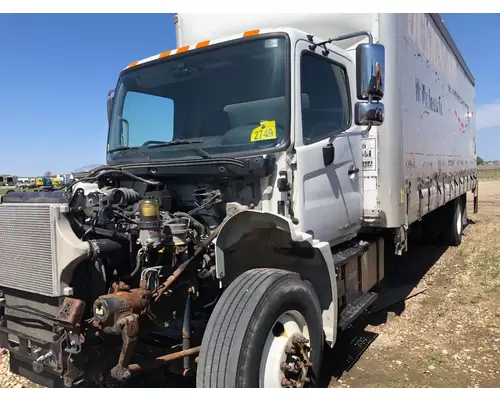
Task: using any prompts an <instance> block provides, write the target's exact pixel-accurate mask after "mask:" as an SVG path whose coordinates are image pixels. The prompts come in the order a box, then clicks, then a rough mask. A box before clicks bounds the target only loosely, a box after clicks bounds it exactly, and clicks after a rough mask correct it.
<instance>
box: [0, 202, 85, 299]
mask: <svg viewBox="0 0 500 400" xmlns="http://www.w3.org/2000/svg"><path fill="white" fill-rule="evenodd" d="M66 212H67V205H61V204H50V203H38V204H37V203H15V204H0V287H7V288H12V289H17V290H21V291H25V292H30V293H36V294H40V295H44V296H52V297H57V296H61V295H63V290H64V288H65V287H67V286H68V285H69V280H70V277H71V273H68V272H71V271H65V269H66V268H68V267H71V268H74V267H75V266H76V264H77V262H78V261H79V260H80V259H84V258H86V257H88V256H89V254H90V246H89V244H88V243H86V242H82V241H80V240H79V239H78V237H76V235H75V234H74V233H73V230H72V229H71V226H70V225H69V221H68V220H67V218H66V215H65V213H66Z"/></svg>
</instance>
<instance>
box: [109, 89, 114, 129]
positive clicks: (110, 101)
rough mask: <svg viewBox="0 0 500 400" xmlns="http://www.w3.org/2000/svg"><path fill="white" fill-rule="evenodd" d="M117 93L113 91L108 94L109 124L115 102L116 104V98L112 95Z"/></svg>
mask: <svg viewBox="0 0 500 400" xmlns="http://www.w3.org/2000/svg"><path fill="white" fill-rule="evenodd" d="M114 92H115V89H111V90H110V91H109V92H108V123H110V122H111V111H112V110H113V102H114V99H115V98H114V97H113V96H112V94H113V93H114Z"/></svg>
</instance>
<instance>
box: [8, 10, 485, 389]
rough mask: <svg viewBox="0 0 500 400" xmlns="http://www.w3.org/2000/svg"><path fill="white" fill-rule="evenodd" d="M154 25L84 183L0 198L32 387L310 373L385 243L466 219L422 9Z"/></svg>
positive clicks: (454, 231)
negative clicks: (155, 39)
mask: <svg viewBox="0 0 500 400" xmlns="http://www.w3.org/2000/svg"><path fill="white" fill-rule="evenodd" d="M175 19H176V22H175V23H176V34H177V46H178V48H177V49H175V50H167V51H164V52H162V53H159V54H157V55H155V56H152V57H149V58H147V59H144V60H140V61H135V62H132V63H131V64H130V65H129V66H128V67H126V68H125V69H124V70H123V71H122V73H121V74H120V77H119V79H118V83H117V85H116V88H115V89H113V90H111V91H110V93H108V117H109V132H108V145H107V163H106V165H103V166H100V167H96V168H93V169H92V170H91V171H89V172H88V174H87V175H86V176H85V177H82V178H80V179H79V182H80V183H81V182H85V183H87V184H88V187H86V190H85V191H83V190H80V189H78V187H77V186H74V185H69V186H68V187H67V189H66V191H53V192H47V193H43V194H36V193H35V194H26V193H21V194H20V193H9V194H8V195H6V196H5V197H4V198H3V202H2V204H1V205H0V237H1V239H2V240H0V286H1V288H2V291H3V295H2V296H3V298H2V303H1V304H3V311H1V313H3V319H2V323H1V324H0V343H1V344H2V346H4V347H7V348H8V349H9V350H10V351H11V358H10V360H11V369H12V370H13V371H14V372H16V373H19V374H22V375H24V376H28V377H29V378H30V379H32V380H35V381H38V382H42V384H44V385H56V384H58V382H59V383H61V382H62V383H61V384H64V385H65V386H72V385H76V384H77V383H79V382H81V381H83V380H93V381H97V382H105V381H107V379H115V380H119V381H126V380H127V379H129V378H130V377H131V376H133V375H134V374H136V373H140V372H143V371H146V370H149V369H150V368H154V367H157V366H159V365H165V364H167V365H168V366H169V368H170V369H171V370H172V371H177V372H179V373H180V374H181V375H184V376H188V375H191V374H196V385H197V386H198V387H293V388H300V387H311V386H316V385H318V382H319V377H320V376H321V364H322V357H323V349H324V346H334V345H335V342H336V338H337V332H338V331H339V330H343V329H347V328H348V327H349V325H350V324H351V323H352V322H353V321H355V320H356V319H357V318H358V317H359V316H360V315H361V314H362V313H363V312H365V311H366V310H367V309H368V308H369V307H370V306H371V305H373V303H374V302H375V301H376V299H377V290H378V284H379V283H380V282H381V281H382V279H383V277H384V248H385V247H386V245H387V244H391V245H392V244H393V246H392V247H393V251H394V252H395V253H396V254H402V253H403V252H404V251H406V250H407V248H408V240H407V237H408V232H409V231H410V230H411V229H412V228H413V227H416V226H421V227H422V228H423V229H424V230H425V231H426V232H427V233H428V235H426V237H431V236H434V237H435V243H442V244H447V245H455V246H456V245H459V244H460V242H461V235H462V229H463V227H464V226H465V225H466V223H467V218H466V199H467V196H466V195H467V193H468V192H469V191H472V192H474V194H475V196H474V203H475V211H477V189H478V183H477V168H476V151H475V113H474V110H475V91H474V78H473V77H472V74H471V72H470V71H469V69H468V67H467V65H466V63H465V61H464V59H463V58H462V56H461V55H460V52H459V51H458V49H457V48H456V45H455V43H454V41H453V39H452V38H451V36H450V34H449V32H448V31H447V29H446V27H445V25H444V23H443V22H442V21H441V18H440V16H439V15H437V14H276V15H273V14H230V15H229V14H220V15H201V14H177V15H176V16H175ZM92 188H93V189H92ZM35 217H36V218H35ZM34 223H37V229H35V230H34V229H33V224H34ZM34 254H35V255H36V254H38V255H39V256H38V257H36V258H34V256H33V255H34ZM32 319H37V320H40V321H43V322H44V323H45V324H46V325H47V326H48V327H47V326H45V325H39V326H34V325H32V324H31V325H28V324H24V321H27V320H30V321H31V320H32ZM117 336H118V338H117ZM120 337H121V340H120ZM116 339H118V340H116ZM158 343H162V346H163V347H161V348H160V350H161V349H163V352H165V343H170V344H171V348H170V350H169V351H168V353H167V354H161V353H159V354H158V351H159V350H158V347H157V345H158ZM117 344H118V345H117ZM16 346H17V347H16ZM144 346H146V347H147V346H149V347H148V351H142V349H143V347H144ZM198 354H199V356H197V355H198ZM26 364H31V370H30V369H29V368H26Z"/></svg>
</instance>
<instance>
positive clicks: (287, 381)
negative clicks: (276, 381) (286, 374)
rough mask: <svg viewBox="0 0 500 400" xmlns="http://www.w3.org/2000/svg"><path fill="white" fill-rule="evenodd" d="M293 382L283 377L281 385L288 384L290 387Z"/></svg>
mask: <svg viewBox="0 0 500 400" xmlns="http://www.w3.org/2000/svg"><path fill="white" fill-rule="evenodd" d="M291 384H292V382H290V381H289V380H288V379H286V378H283V379H282V380H281V386H287V387H290V385H291Z"/></svg>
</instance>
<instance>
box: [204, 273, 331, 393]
mask: <svg viewBox="0 0 500 400" xmlns="http://www.w3.org/2000/svg"><path fill="white" fill-rule="evenodd" d="M322 354H323V331H322V323H321V308H320V305H319V301H318V298H317V296H316V294H315V292H314V290H313V288H312V287H311V286H310V285H309V284H308V283H306V282H304V281H303V280H302V279H300V276H299V275H298V274H296V273H292V272H288V271H283V270H275V269H253V270H250V271H247V272H245V273H243V274H242V275H240V276H239V277H238V278H237V279H235V280H234V281H233V282H232V283H231V284H230V285H229V287H228V288H227V289H226V291H225V292H224V293H223V295H222V296H221V298H220V300H219V301H218V303H217V305H216V307H215V309H214V311H213V313H212V315H211V316H210V320H209V322H208V325H207V328H206V330H205V333H204V335H203V341H202V344H201V351H200V358H199V362H198V367H197V375H196V386H197V387H203V388H215V387H231V388H235V387H239V388H257V387H263V388H284V387H313V386H315V385H316V384H317V381H318V377H319V372H320V371H319V369H320V366H321V358H322Z"/></svg>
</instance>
